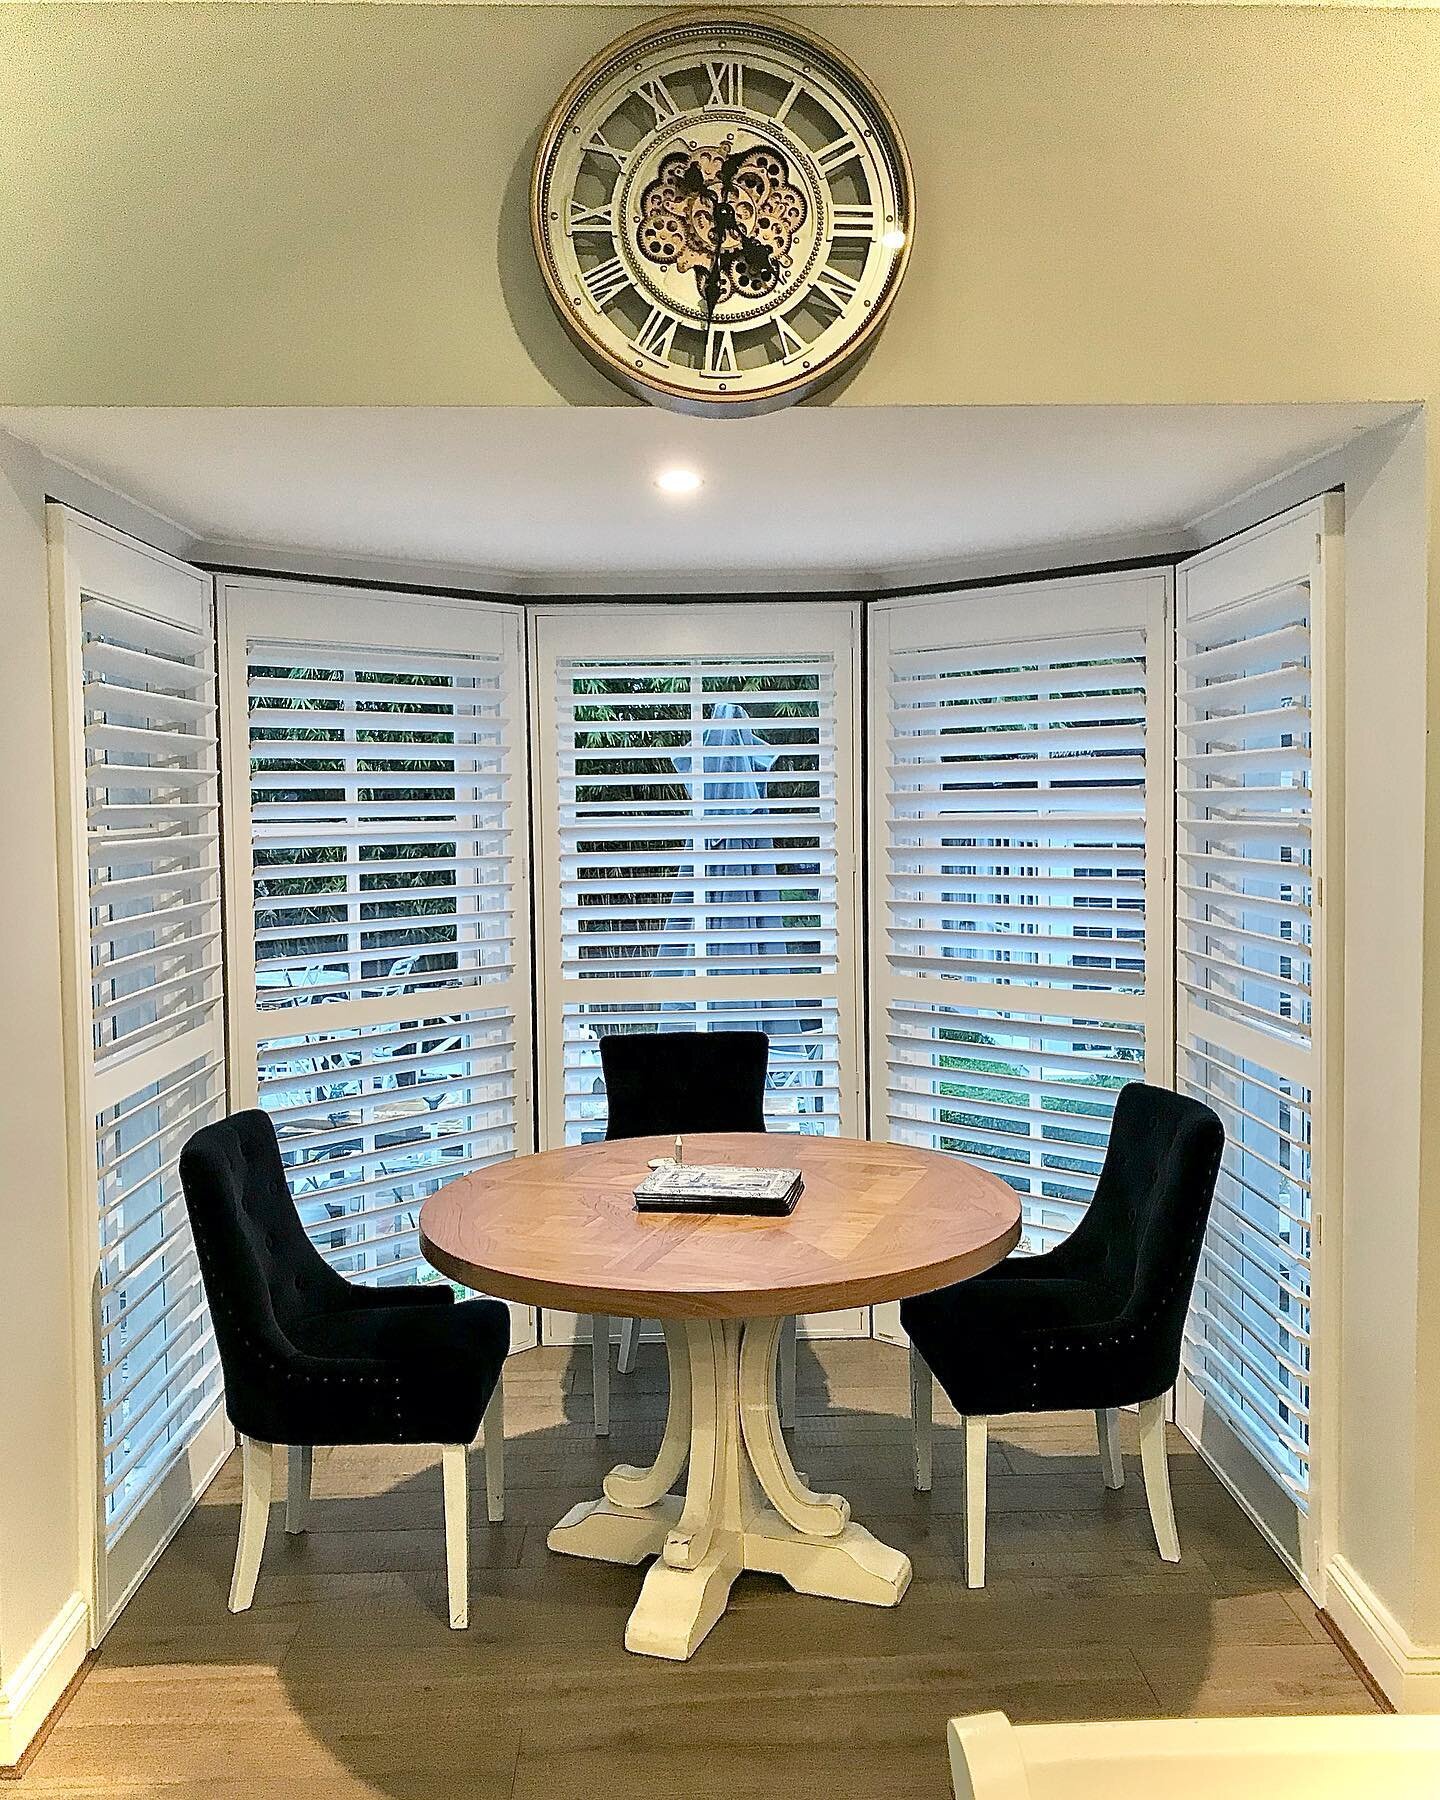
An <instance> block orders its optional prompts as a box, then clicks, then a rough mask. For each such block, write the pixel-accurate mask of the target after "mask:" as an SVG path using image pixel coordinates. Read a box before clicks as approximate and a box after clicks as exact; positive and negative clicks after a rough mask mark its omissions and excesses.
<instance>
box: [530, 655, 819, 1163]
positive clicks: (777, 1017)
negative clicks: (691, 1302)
mask: <svg viewBox="0 0 1440 1800" xmlns="http://www.w3.org/2000/svg"><path fill="white" fill-rule="evenodd" d="M555 667H556V720H557V726H558V736H559V769H558V779H557V783H556V797H555V807H556V822H557V827H558V839H559V841H558V846H557V865H556V875H557V878H558V879H557V888H556V892H557V896H558V908H557V911H558V919H557V921H556V923H557V926H558V932H557V950H558V957H557V961H558V969H557V971H556V973H557V975H558V977H559V983H560V993H561V1002H562V1003H561V1009H560V1011H561V1032H562V1063H563V1072H562V1084H563V1098H562V1107H563V1120H564V1130H565V1136H566V1140H567V1141H568V1142H579V1141H588V1140H590V1139H593V1138H597V1137H601V1136H603V1135H604V1121H605V1099H604V1092H603V1084H602V1082H601V1078H600V1067H599V1052H598V1048H597V1045H596V1039H597V1038H598V1037H599V1036H601V1035H603V1034H605V1033H606V1032H611V1031H705V1030H725V1029H730V1030H757V1029H758V1030H762V1031H765V1032H767V1033H768V1034H769V1036H770V1040H771V1045H770V1073H769V1080H768V1086H767V1094H766V1117H767V1119H768V1120H769V1122H770V1124H771V1127H772V1129H792V1130H800V1131H808V1132H835V1131H838V1130H839V1128H840V1112H841V1094H842V1069H841V1061H842V1058H841V1049H840V1041H841V1025H840V1012H841V1005H840V1000H839V982H840V979H841V976H840V929H841V928H840V920H839V902H838V882H839V876H838V870H837V765H836V759H837V744H836V731H837V719H836V686H835V680H836V678H835V664H834V659H833V658H832V657H831V656H828V655H815V656H809V655H804V656H784V657H779V656H777V657H774V658H770V657H764V656H757V657H752V658H744V657H727V656H693V657H677V658H668V659H656V660H645V659H635V658H624V657H618V656H617V657H615V658H590V657H584V658H580V657H576V658H564V657H562V658H560V659H558V660H557V663H556V665H555Z"/></svg>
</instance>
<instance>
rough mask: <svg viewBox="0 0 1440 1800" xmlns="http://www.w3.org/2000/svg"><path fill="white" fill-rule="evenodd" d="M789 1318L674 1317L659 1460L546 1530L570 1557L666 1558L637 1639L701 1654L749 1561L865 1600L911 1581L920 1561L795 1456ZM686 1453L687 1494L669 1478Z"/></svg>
mask: <svg viewBox="0 0 1440 1800" xmlns="http://www.w3.org/2000/svg"><path fill="white" fill-rule="evenodd" d="M780 1325H781V1321H780V1320H779V1319H755V1320H749V1321H746V1322H745V1323H744V1324H743V1325H742V1324H741V1323H740V1322H738V1321H733V1320H726V1321H723V1322H721V1321H718V1320H717V1321H713V1322H712V1321H709V1320H693V1321H686V1322H684V1323H669V1322H667V1323H666V1325H665V1342H666V1347H667V1349H668V1351H669V1356H670V1410H669V1414H668V1416H667V1418H666V1422H665V1436H664V1438H663V1440H662V1441H661V1445H660V1450H659V1453H658V1454H657V1456H656V1458H655V1461H654V1462H653V1463H652V1464H651V1465H650V1467H649V1468H648V1469H637V1468H632V1467H629V1466H628V1465H625V1464H621V1465H620V1467H618V1468H615V1469H612V1470H611V1471H610V1473H609V1475H607V1476H606V1478H605V1494H604V1498H603V1499H600V1500H590V1501H583V1502H582V1503H581V1504H580V1505H579V1506H576V1507H572V1508H571V1510H570V1511H569V1512H568V1513H567V1514H566V1515H565V1517H564V1518H563V1519H562V1520H561V1521H560V1523H559V1524H558V1525H557V1526H555V1528H554V1530H553V1531H551V1533H550V1536H549V1538H548V1540H547V1541H548V1543H549V1546H550V1548H551V1549H552V1550H558V1551H561V1552H563V1553H564V1554H565V1555H567V1556H591V1557H595V1558H596V1559H597V1560H599V1561H601V1562H616V1563H639V1562H643V1561H644V1560H645V1558H646V1557H649V1556H654V1557H657V1558H658V1560H657V1561H656V1563H655V1565H654V1567H653V1568H652V1569H651V1570H650V1571H649V1573H648V1574H647V1575H646V1577H645V1583H644V1586H643V1587H642V1589H641V1591H640V1599H639V1602H638V1603H637V1605H636V1607H635V1610H634V1612H633V1613H631V1615H630V1623H629V1625H628V1626H627V1627H626V1631H625V1648H626V1649H627V1650H634V1651H636V1652H638V1653H639V1654H641V1655H644V1656H663V1657H668V1658H669V1659H671V1660H672V1661H676V1662H683V1661H684V1660H685V1659H686V1658H687V1657H690V1656H692V1655H693V1654H694V1653H695V1650H696V1648H697V1646H698V1645H699V1644H700V1642H701V1640H702V1639H703V1638H704V1636H705V1634H706V1633H707V1632H708V1631H709V1630H710V1627H711V1626H712V1625H713V1624H714V1623H715V1621H716V1620H717V1619H718V1618H719V1617H720V1615H721V1614H722V1613H723V1612H724V1611H725V1605H726V1601H727V1600H728V1598H729V1594H730V1588H731V1585H732V1584H733V1582H734V1580H735V1577H736V1576H737V1575H739V1574H740V1573H741V1572H742V1571H743V1570H745V1569H755V1570H763V1571H764V1572H766V1573H767V1574H771V1575H778V1576H780V1577H781V1579H782V1580H784V1581H787V1582H788V1583H789V1584H790V1586H791V1587H792V1588H794V1589H795V1590H796V1591H797V1592H799V1593H802V1594H819V1595H822V1596H825V1597H827V1598H830V1599H835V1600H858V1601H860V1602H862V1603H863V1604H865V1605H868V1606H894V1605H896V1603H897V1602H898V1601H899V1599H900V1597H901V1595H902V1594H904V1592H905V1590H906V1588H907V1587H908V1586H909V1585H910V1559H909V1558H908V1557H906V1556H904V1555H902V1554H901V1553H900V1551H898V1550H891V1549H890V1548H889V1547H888V1546H887V1545H885V1544H882V1543H880V1542H879V1541H878V1539H876V1538H873V1537H872V1536H871V1535H870V1533H869V1532H868V1531H866V1530H865V1529H864V1528H863V1527H862V1526H859V1525H855V1524H852V1523H851V1520H850V1504H849V1502H848V1501H847V1500H844V1499H842V1498H841V1496H840V1495H839V1494H817V1493H815V1492H813V1491H812V1490H811V1489H810V1488H809V1487H807V1486H806V1484H805V1481H804V1478H803V1476H801V1475H800V1474H799V1473H798V1472H797V1471H796V1469H795V1466H794V1464H793V1463H792V1462H791V1460H790V1453H789V1451H788V1450H787V1449H786V1447H785V1440H784V1438H783V1437H782V1435H781V1432H780V1418H779V1413H778V1410H777V1408H776V1404H775V1356H776V1351H777V1349H778V1346H779V1341H780ZM687 1464H688V1465H689V1478H688V1480H687V1483H686V1488H685V1494H684V1498H683V1499H682V1498H681V1497H680V1496H679V1495H676V1494H672V1493H671V1492H670V1488H671V1487H672V1486H673V1485H674V1484H675V1482H676V1481H677V1480H678V1479H679V1477H680V1475H681V1474H682V1473H683V1472H684V1470H685V1468H686V1465H687Z"/></svg>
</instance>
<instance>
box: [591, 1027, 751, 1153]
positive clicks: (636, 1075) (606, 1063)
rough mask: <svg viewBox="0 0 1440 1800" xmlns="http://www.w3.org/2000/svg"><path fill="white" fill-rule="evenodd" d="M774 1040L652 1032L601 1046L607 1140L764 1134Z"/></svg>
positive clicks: (739, 1034) (612, 1038)
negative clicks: (677, 1134) (721, 1133)
mask: <svg viewBox="0 0 1440 1800" xmlns="http://www.w3.org/2000/svg"><path fill="white" fill-rule="evenodd" d="M769 1060H770V1040H769V1038H768V1037H767V1036H766V1035H765V1033H764V1032H763V1031H649V1032H630V1033H624V1034H621V1033H612V1034H611V1035H609V1036H608V1037H602V1038H601V1039H600V1066H601V1068H602V1069H603V1070H604V1072H605V1092H606V1095H607V1097H608V1099H609V1103H610V1117H609V1123H608V1125H607V1126H606V1129H605V1136H606V1137H607V1138H634V1137H653V1136H655V1135H657V1134H662V1133H663V1134H664V1135H665V1136H666V1137H668V1136H670V1135H671V1134H672V1133H673V1132H697V1131H763V1130H764V1129H765V1072H766V1069H767V1067H768V1065H769Z"/></svg>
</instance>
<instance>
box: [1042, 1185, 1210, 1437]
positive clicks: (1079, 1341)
mask: <svg viewBox="0 0 1440 1800" xmlns="http://www.w3.org/2000/svg"><path fill="white" fill-rule="evenodd" d="M1221 1155H1223V1150H1222V1152H1221V1153H1220V1155H1217V1156H1216V1157H1215V1159H1214V1161H1213V1162H1212V1163H1211V1165H1210V1171H1209V1174H1208V1176H1207V1182H1208V1184H1209V1185H1210V1186H1211V1187H1213V1186H1214V1184H1215V1182H1216V1180H1217V1179H1218V1178H1219V1174H1220V1162H1221ZM1207 1222H1208V1221H1207V1220H1205V1219H1202V1220H1201V1221H1200V1225H1199V1228H1198V1229H1197V1231H1196V1232H1195V1234H1194V1236H1193V1237H1192V1239H1191V1242H1190V1246H1189V1248H1188V1250H1187V1251H1186V1256H1185V1263H1186V1266H1189V1265H1190V1264H1191V1263H1192V1262H1198V1261H1199V1257H1200V1249H1201V1246H1202V1245H1203V1243H1204V1241H1205V1227H1206V1224H1207ZM1190 1279H1191V1280H1192V1281H1193V1279H1194V1276H1193V1274H1192V1275H1191V1277H1190ZM1184 1285H1185V1277H1183V1276H1182V1275H1179V1274H1176V1275H1175V1276H1173V1277H1172V1279H1171V1281H1170V1285H1169V1286H1168V1287H1167V1288H1166V1289H1165V1290H1164V1292H1163V1293H1162V1294H1161V1295H1160V1297H1159V1299H1158V1300H1157V1301H1156V1302H1155V1304H1154V1305H1153V1306H1152V1307H1151V1309H1150V1311H1149V1312H1148V1313H1146V1314H1145V1316H1144V1317H1143V1318H1141V1319H1139V1320H1137V1321H1135V1323H1134V1329H1133V1330H1131V1331H1127V1332H1123V1333H1121V1332H1117V1331H1115V1330H1114V1327H1113V1326H1112V1325H1077V1326H1075V1327H1074V1328H1073V1329H1072V1330H1071V1331H1069V1332H1067V1333H1065V1334H1064V1336H1062V1337H1053V1338H1036V1339H1034V1340H1033V1341H1032V1343H1031V1354H1030V1398H1031V1406H1030V1409H1029V1410H1031V1411H1035V1410H1038V1409H1039V1398H1038V1396H1039V1390H1040V1359H1041V1353H1042V1352H1044V1353H1046V1354H1047V1355H1048V1354H1053V1353H1055V1352H1057V1351H1063V1352H1065V1353H1066V1354H1072V1353H1076V1352H1081V1351H1085V1350H1092V1349H1093V1350H1113V1349H1116V1348H1118V1347H1119V1345H1120V1344H1122V1343H1125V1344H1133V1343H1134V1342H1135V1340H1136V1338H1137V1337H1139V1336H1140V1335H1141V1333H1142V1332H1145V1331H1148V1330H1149V1328H1150V1327H1151V1326H1152V1325H1153V1324H1154V1323H1155V1321H1156V1320H1157V1319H1158V1318H1159V1317H1160V1315H1161V1314H1162V1313H1163V1312H1164V1311H1165V1308H1166V1307H1167V1306H1168V1305H1169V1303H1170V1301H1171V1300H1172V1299H1173V1298H1174V1296H1175V1294H1176V1293H1177V1292H1178V1291H1179V1289H1180V1288H1181V1287H1182V1286H1184ZM1097 1332H1106V1333H1110V1334H1111V1335H1109V1336H1104V1337H1097V1336H1095V1334H1096V1333H1097ZM1087 1333H1088V1334H1089V1336H1088V1338H1087V1336H1086V1334H1087ZM1147 1397H1149V1398H1153V1396H1147Z"/></svg>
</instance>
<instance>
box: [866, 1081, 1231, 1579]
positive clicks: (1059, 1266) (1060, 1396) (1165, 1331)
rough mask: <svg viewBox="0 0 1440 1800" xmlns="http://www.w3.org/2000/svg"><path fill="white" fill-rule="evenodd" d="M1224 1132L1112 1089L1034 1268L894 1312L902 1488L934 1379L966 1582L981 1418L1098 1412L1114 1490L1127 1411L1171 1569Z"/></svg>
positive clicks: (926, 1436)
mask: <svg viewBox="0 0 1440 1800" xmlns="http://www.w3.org/2000/svg"><path fill="white" fill-rule="evenodd" d="M1224 1144H1225V1133H1224V1129H1223V1127H1222V1126H1221V1123H1220V1120H1219V1119H1218V1118H1217V1117H1216V1116H1215V1114H1214V1113H1213V1112H1212V1111H1211V1110H1210V1108H1209V1107H1208V1106H1202V1105H1201V1104H1200V1102H1199V1101H1198V1100H1190V1099H1186V1098H1185V1097H1184V1096H1183V1095H1180V1094H1174V1093H1171V1092H1170V1091H1169V1090H1168V1089H1166V1088H1156V1087H1148V1086H1146V1085H1145V1084H1144V1083H1142V1082H1134V1083H1132V1084H1131V1085H1130V1086H1128V1087H1125V1088H1122V1089H1121V1091H1120V1094H1119V1096H1118V1098H1117V1100H1116V1103H1115V1118H1114V1123H1113V1125H1112V1126H1111V1131H1110V1142H1109V1145H1108V1147H1107V1149H1106V1152H1105V1162H1104V1166H1103V1167H1102V1169H1101V1172H1100V1179H1099V1182H1098V1183H1097V1185H1096V1188H1095V1197H1094V1199H1093V1200H1092V1201H1091V1202H1090V1206H1089V1208H1088V1209H1087V1211H1086V1213H1085V1216H1084V1218H1083V1219H1082V1220H1081V1221H1080V1223H1079V1224H1078V1225H1077V1226H1076V1227H1075V1229H1074V1231H1073V1232H1072V1233H1071V1234H1070V1236H1069V1237H1068V1238H1066V1239H1065V1241H1064V1242H1063V1243H1061V1244H1059V1245H1058V1246H1057V1247H1056V1248H1055V1249H1053V1250H1050V1251H1047V1252H1045V1253H1044V1254H1043V1255H1040V1256H1010V1257H1007V1258H1006V1260H1005V1261H1004V1262H1002V1263H999V1264H997V1265H996V1267H994V1268H993V1269H988V1270H986V1272H985V1273H984V1274H983V1275H979V1276H976V1277H975V1279H974V1280H972V1281H963V1282H960V1283H958V1284H957V1285H956V1286H954V1287H948V1288H941V1289H940V1290H939V1291H938V1292H937V1293H933V1294H923V1295H921V1296H919V1297H918V1298H917V1299H914V1300H906V1301H904V1302H902V1304H901V1307H900V1319H901V1322H902V1323H903V1325H904V1327H905V1329H906V1331H907V1332H908V1334H909V1337H910V1396H911V1415H912V1418H913V1420H914V1424H915V1486H916V1488H917V1490H919V1491H921V1492H923V1491H924V1490H926V1489H928V1488H929V1486H930V1475H931V1454H930V1432H931V1397H932V1390H931V1385H930V1382H931V1376H932V1375H933V1377H934V1379H935V1380H936V1381H938V1382H939V1384H940V1386H941V1388H942V1389H943V1390H944V1392H945V1394H946V1395H947V1397H948V1398H949V1400H950V1402H951V1404H952V1405H953V1406H954V1408H955V1410H956V1412H958V1413H959V1414H960V1416H961V1419H962V1421H963V1424H964V1432H965V1520H966V1528H965V1541H966V1570H967V1579H968V1581H969V1584H970V1586H971V1587H982V1586H983V1585H984V1581H985V1456H986V1424H985V1422H986V1419H987V1417H988V1416H989V1415H990V1414H991V1413H1016V1412H1052V1411H1063V1410H1068V1409H1070V1408H1084V1409H1086V1410H1087V1411H1089V1410H1093V1411H1094V1413H1095V1419H1096V1426H1097V1429H1098V1432H1099V1440H1100V1463H1101V1471H1102V1474H1103V1477H1104V1481H1105V1485H1106V1486H1107V1487H1111V1488H1118V1487H1120V1486H1122V1485H1123V1483H1124V1480H1125V1475H1124V1468H1123V1465H1122V1463H1121V1459H1120V1440H1119V1408H1120V1407H1122V1406H1131V1405H1134V1404H1136V1403H1137V1402H1138V1403H1139V1407H1140V1454H1141V1463H1142V1467H1143V1470H1144V1476H1145V1493H1146V1498H1147V1499H1148V1501H1149V1505H1150V1518H1151V1522H1152V1524H1153V1525H1154V1527H1155V1540H1156V1543H1157V1545H1158V1547H1159V1550H1160V1554H1161V1556H1162V1557H1163V1558H1164V1559H1165V1560H1166V1561H1167V1562H1178V1561H1179V1560H1180V1543H1179V1539H1178V1537H1177V1536H1176V1532H1175V1517H1174V1512H1173V1509H1172V1507H1171V1504H1170V1475H1169V1468H1168V1465H1167V1463H1166V1458H1165V1413H1166V1396H1167V1394H1168V1392H1169V1390H1170V1389H1171V1388H1172V1387H1173V1386H1174V1385H1175V1379H1176V1376H1177V1375H1178V1373H1179V1369H1180V1341H1181V1336H1182V1334H1183V1332H1184V1328H1185V1314H1186V1312H1187V1310H1188V1309H1189V1305H1190V1290H1191V1288H1192V1286H1193V1285H1194V1281H1195V1269H1196V1265H1197V1263H1198V1261H1199V1257H1200V1247H1201V1242H1202V1240H1203V1238H1204V1235H1205V1221H1206V1218H1207V1217H1208V1215H1209V1211H1210V1200H1211V1196H1212V1195H1213V1193H1214V1191H1215V1178H1216V1175H1217V1173H1218V1171H1219V1168H1220V1154H1221V1151H1222V1150H1223V1148H1224Z"/></svg>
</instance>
